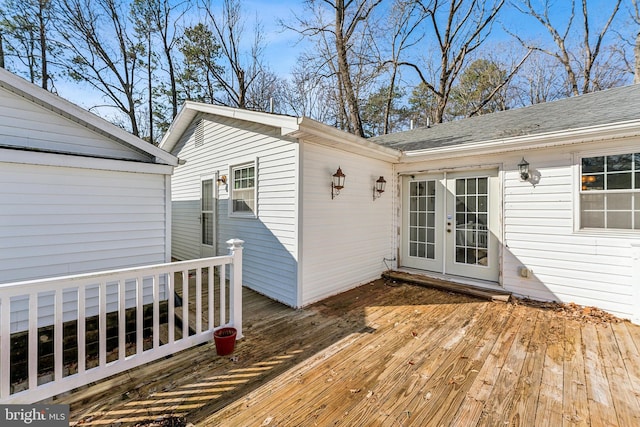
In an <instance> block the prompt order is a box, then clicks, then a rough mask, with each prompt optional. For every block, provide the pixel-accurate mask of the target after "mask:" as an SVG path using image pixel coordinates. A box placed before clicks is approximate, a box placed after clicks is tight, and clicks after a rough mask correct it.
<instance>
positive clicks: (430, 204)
mask: <svg viewBox="0 0 640 427" xmlns="http://www.w3.org/2000/svg"><path fill="white" fill-rule="evenodd" d="M427 210H428V211H429V212H434V211H435V210H436V198H435V197H429V198H428V199H427Z"/></svg>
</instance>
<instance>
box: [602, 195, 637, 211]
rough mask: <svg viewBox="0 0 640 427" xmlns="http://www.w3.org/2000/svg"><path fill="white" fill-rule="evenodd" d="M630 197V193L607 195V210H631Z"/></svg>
mask: <svg viewBox="0 0 640 427" xmlns="http://www.w3.org/2000/svg"><path fill="white" fill-rule="evenodd" d="M631 196H632V194H631V193H621V194H608V195H607V209H608V210H614V211H620V210H625V211H628V210H631V201H632V200H631Z"/></svg>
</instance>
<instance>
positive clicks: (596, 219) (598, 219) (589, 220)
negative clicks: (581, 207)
mask: <svg viewBox="0 0 640 427" xmlns="http://www.w3.org/2000/svg"><path fill="white" fill-rule="evenodd" d="M580 225H581V227H582V228H604V212H582V215H581V221H580Z"/></svg>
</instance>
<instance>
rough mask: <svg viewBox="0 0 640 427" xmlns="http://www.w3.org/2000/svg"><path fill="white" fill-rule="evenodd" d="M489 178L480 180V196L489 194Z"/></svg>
mask: <svg viewBox="0 0 640 427" xmlns="http://www.w3.org/2000/svg"><path fill="white" fill-rule="evenodd" d="M487 181H488V180H487V178H478V194H489V192H488V191H487Z"/></svg>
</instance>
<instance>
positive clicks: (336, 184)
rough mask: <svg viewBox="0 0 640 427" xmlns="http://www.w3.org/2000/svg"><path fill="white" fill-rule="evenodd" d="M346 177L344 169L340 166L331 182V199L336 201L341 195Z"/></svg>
mask: <svg viewBox="0 0 640 427" xmlns="http://www.w3.org/2000/svg"><path fill="white" fill-rule="evenodd" d="M345 178H346V175H345V174H344V173H342V169H340V167H339V166H338V170H337V171H336V173H334V174H333V176H332V180H331V199H334V198H335V197H336V196H337V195H338V194H340V190H342V189H343V188H344V180H345Z"/></svg>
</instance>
